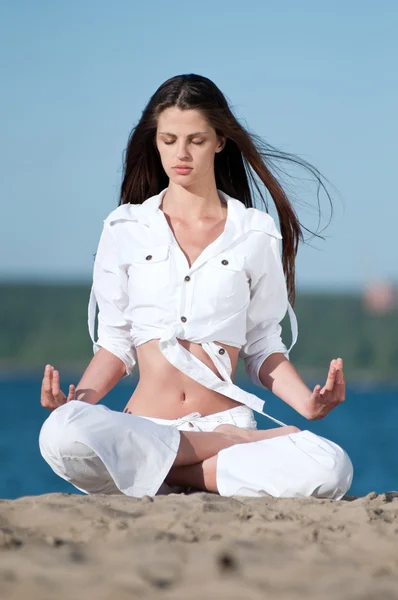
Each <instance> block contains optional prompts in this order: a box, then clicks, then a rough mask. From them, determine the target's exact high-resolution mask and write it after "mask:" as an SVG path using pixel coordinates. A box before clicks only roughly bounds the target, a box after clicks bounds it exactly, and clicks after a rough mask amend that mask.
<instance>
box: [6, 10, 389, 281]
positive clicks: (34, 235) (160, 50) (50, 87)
mask: <svg viewBox="0 0 398 600" xmlns="http://www.w3.org/2000/svg"><path fill="white" fill-rule="evenodd" d="M0 23H1V24H0V46H1V53H0V54H1V56H0V67H1V73H2V75H1V78H2V93H1V94H0V110H1V116H2V118H1V140H2V143H1V145H0V159H1V160H0V194H1V196H0V197H1V207H2V219H1V220H0V279H2V280H10V279H14V280H15V279H27V278H29V279H37V280H87V281H89V280H90V278H91V274H92V261H93V254H94V253H95V251H96V245H97V242H98V238H99V235H100V232H101V228H102V220H103V219H104V218H105V216H106V215H107V214H108V213H109V212H110V211H111V210H112V209H113V208H115V207H116V206H117V202H118V192H119V185H120V181H121V175H122V171H121V167H122V155H123V151H124V149H125V146H126V143H127V138H128V135H129V132H130V130H131V128H132V127H133V126H134V125H135V124H136V122H137V121H138V119H139V118H140V115H141V112H142V110H143V108H144V106H145V104H146V102H147V101H148V100H149V97H150V96H151V95H152V94H153V92H154V91H155V90H156V89H157V87H158V86H159V85H160V84H161V83H162V82H163V81H164V80H166V79H168V78H169V77H171V76H173V75H177V74H181V73H188V72H193V73H199V74H201V75H205V76H207V77H209V78H210V79H212V80H213V81H214V82H215V83H216V84H217V85H218V87H219V88H220V89H221V90H222V91H223V92H224V93H225V94H226V96H227V98H228V100H229V102H230V103H231V105H232V108H233V110H234V112H235V114H236V115H237V117H238V118H239V119H241V120H242V121H243V122H244V123H245V124H246V125H247V126H248V127H249V128H250V129H251V130H252V131H255V132H256V133H257V134H259V135H261V136H263V137H264V138H265V139H266V140H267V141H268V142H269V143H271V144H272V145H274V146H277V147H278V148H279V149H281V150H283V151H285V152H292V153H294V154H297V155H299V156H300V157H302V158H304V159H306V160H308V161H309V162H311V163H312V164H314V165H315V166H316V167H317V168H319V169H320V171H321V172H322V173H323V174H324V175H325V176H326V177H327V178H328V179H329V180H330V181H331V182H332V183H333V185H334V186H336V187H337V189H338V190H339V194H336V193H334V196H333V198H334V206H335V216H334V219H333V222H332V224H331V225H330V226H329V227H328V229H327V232H326V240H325V241H324V242H323V241H316V240H313V241H312V242H311V243H310V245H309V246H302V248H301V249H300V251H299V256H298V261H297V282H298V285H299V287H301V288H303V289H304V288H318V289H330V288H334V289H342V290H343V289H353V288H357V289H360V288H362V286H364V285H365V284H366V282H367V281H369V280H370V279H375V278H379V279H383V278H387V279H392V280H394V281H396V280H398V266H397V250H396V239H397V222H398V208H397V207H398V194H397V191H396V186H395V174H396V170H397V150H396V148H397V143H398V118H397V106H398V82H397V76H396V64H397V58H398V41H397V35H396V32H397V30H398V4H397V3H396V2H395V1H393V0H391V1H387V0H381V1H380V2H377V3H374V2H369V1H367V0H363V1H360V0H351V1H349V2H347V1H342V0H336V1H335V2H333V3H331V2H328V3H326V2H317V1H306V0H302V1H301V2H296V1H295V0H286V1H284V2H281V1H280V0H279V1H277V0H274V1H272V2H268V1H267V0H253V1H249V2H246V3H242V2H234V1H233V0H218V1H217V2H214V1H212V2H210V1H208V0H201V2H197V3H192V2H184V3H181V2H175V1H174V0H170V1H169V2H161V1H160V0H159V1H156V2H146V3H138V2H135V1H134V0H130V1H126V0H113V1H112V2H111V1H110V0H109V1H108V2H104V1H100V0H96V1H93V0H80V1H79V2H77V1H76V0H75V1H73V0H72V1H71V2H68V3H67V2H61V1H60V0H51V1H50V0H47V1H43V0H36V2H27V1H22V0H15V1H14V2H9V3H2V5H1V8H0ZM299 173H300V172H297V171H295V172H294V174H295V175H298V174H299ZM301 176H303V177H306V176H307V174H306V172H305V171H302V172H301ZM289 189H293V190H294V195H295V196H294V197H295V198H296V199H297V201H298V204H297V205H296V206H297V210H298V212H299V216H300V218H301V220H302V222H303V223H304V224H306V225H308V226H309V227H311V226H312V225H314V223H315V221H314V215H313V214H312V213H313V211H311V210H310V207H308V206H307V203H311V204H312V206H314V205H315V202H316V196H315V187H312V188H308V186H307V185H306V184H305V182H301V183H300V182H294V180H293V181H289ZM322 206H323V209H324V211H325V215H326V216H327V215H328V204H327V202H326V199H325V196H323V202H322Z"/></svg>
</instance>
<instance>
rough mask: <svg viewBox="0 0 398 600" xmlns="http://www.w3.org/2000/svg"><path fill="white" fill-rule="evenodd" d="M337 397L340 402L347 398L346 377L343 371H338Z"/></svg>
mask: <svg viewBox="0 0 398 600" xmlns="http://www.w3.org/2000/svg"><path fill="white" fill-rule="evenodd" d="M336 388H337V398H338V401H339V402H344V400H345V391H346V389H345V377H344V373H343V371H338V373H337V375H336Z"/></svg>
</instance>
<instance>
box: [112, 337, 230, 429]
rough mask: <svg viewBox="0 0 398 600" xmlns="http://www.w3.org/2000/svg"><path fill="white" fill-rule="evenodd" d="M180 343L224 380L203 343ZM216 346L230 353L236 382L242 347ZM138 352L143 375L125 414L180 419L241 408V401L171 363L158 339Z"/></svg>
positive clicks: (144, 345)
mask: <svg viewBox="0 0 398 600" xmlns="http://www.w3.org/2000/svg"><path fill="white" fill-rule="evenodd" d="M178 341H179V342H180V344H181V345H182V346H184V348H186V349H187V350H189V351H190V352H192V354H194V355H195V356H196V357H197V358H199V359H200V360H201V361H202V362H203V363H204V364H205V365H206V366H207V367H209V368H210V369H211V370H212V371H213V372H214V373H215V374H216V375H217V376H218V377H220V379H222V377H221V375H220V373H219V372H218V370H217V368H216V366H215V365H214V363H213V361H212V360H211V358H210V357H209V355H208V354H207V353H206V352H205V351H204V350H203V348H202V346H201V345H200V344H196V343H193V342H190V341H188V340H181V339H179V340H178ZM215 343H216V344H217V345H219V346H220V347H222V348H225V351H226V352H227V353H228V356H229V358H230V360H231V364H232V373H231V379H232V381H233V379H234V376H235V371H236V366H237V362H238V354H239V348H235V347H233V346H227V345H225V344H221V343H219V342H215ZM136 350H137V363H138V369H139V373H140V376H139V381H138V384H137V386H136V388H135V390H134V392H133V394H132V396H131V398H130V400H129V401H128V403H127V405H126V408H125V409H124V412H128V413H131V414H133V415H138V416H145V417H155V418H158V419H178V418H179V417H184V416H185V415H188V414H190V413H192V412H199V413H200V414H201V415H202V416H206V415H210V414H212V413H216V412H221V411H223V410H228V409H229V408H233V407H234V406H241V403H240V402H236V401H235V400H232V398H228V397H227V396H224V395H223V394H220V393H219V392H215V391H214V390H211V389H208V388H206V387H205V386H203V385H201V384H200V383H198V382H196V381H195V380H194V379H191V377H188V376H187V375H185V374H184V373H182V372H181V371H180V370H179V369H177V368H176V367H174V366H173V365H172V364H171V363H169V361H168V360H167V359H166V358H165V357H164V356H163V354H162V353H161V351H160V349H159V340H157V339H155V340H150V341H149V342H145V343H144V344H141V345H140V346H138V347H137V349H136Z"/></svg>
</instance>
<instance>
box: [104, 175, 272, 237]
mask: <svg viewBox="0 0 398 600" xmlns="http://www.w3.org/2000/svg"><path fill="white" fill-rule="evenodd" d="M167 189H168V188H167V187H166V188H164V189H163V190H162V191H161V192H160V193H159V194H155V195H154V196H151V197H150V198H147V199H146V200H144V202H143V203H142V204H122V205H121V206H119V207H118V208H116V209H115V210H114V211H112V212H111V213H110V215H108V217H107V218H106V219H105V221H108V222H114V221H118V220H130V221H139V222H140V223H142V224H144V225H147V226H149V227H151V226H154V225H158V226H159V229H160V232H161V231H163V232H164V233H167V234H168V236H170V234H171V229H170V227H169V225H168V223H167V220H166V218H165V215H164V213H163V211H162V210H161V209H160V208H159V207H160V204H161V202H162V199H163V196H164V195H165V193H166V191H167ZM217 192H218V194H219V196H220V198H221V199H222V201H223V202H226V203H227V204H228V214H227V221H226V224H225V231H224V234H223V236H222V237H223V238H224V240H223V241H224V242H225V243H228V244H230V243H231V242H233V241H234V240H236V239H237V238H239V237H241V236H242V235H244V234H246V233H247V232H248V231H253V230H257V231H264V232H266V233H268V234H269V235H272V236H274V237H277V238H279V239H281V238H282V236H281V234H280V233H279V231H278V229H277V228H276V225H275V221H274V219H273V218H272V217H271V216H270V215H269V214H268V213H266V212H265V211H262V210H258V209H256V208H246V206H245V205H244V204H243V202H241V201H240V200H237V199H236V198H233V197H232V196H229V195H228V194H226V193H225V192H223V191H222V190H220V189H217Z"/></svg>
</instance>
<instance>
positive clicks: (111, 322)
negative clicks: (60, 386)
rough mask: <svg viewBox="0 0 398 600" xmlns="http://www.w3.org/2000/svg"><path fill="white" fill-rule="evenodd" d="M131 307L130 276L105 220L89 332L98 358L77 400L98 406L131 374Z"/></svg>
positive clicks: (133, 354)
mask: <svg viewBox="0 0 398 600" xmlns="http://www.w3.org/2000/svg"><path fill="white" fill-rule="evenodd" d="M96 303H98V308H99V313H98V340H97V341H96V342H95V340H94V321H95V308H96ZM127 306H128V291H127V273H126V271H125V270H123V269H122V268H121V267H120V266H119V264H118V252H117V242H116V239H115V236H114V233H113V230H112V226H111V225H110V223H109V222H107V221H105V223H104V227H103V230H102V234H101V237H100V241H99V244H98V248H97V253H96V256H95V262H94V271H93V286H92V290H91V295H90V302H89V331H90V336H91V338H92V341H93V351H94V357H93V359H92V360H91V362H90V364H89V365H88V367H87V369H86V370H85V372H84V374H83V376H82V378H81V380H80V382H79V384H78V386H77V389H76V394H75V396H76V399H77V400H83V401H85V402H89V403H90V404H95V403H96V402H98V401H99V400H101V398H103V397H104V396H105V395H106V394H107V393H108V392H109V391H110V390H111V389H112V388H113V387H114V386H115V385H116V384H117V383H118V381H119V380H120V379H121V378H122V377H126V376H127V375H129V374H130V373H131V371H132V370H133V368H134V365H135V364H136V352H135V348H134V346H133V344H132V341H131V337H130V323H129V322H128V321H127V320H126V318H125V311H126V308H127Z"/></svg>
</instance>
